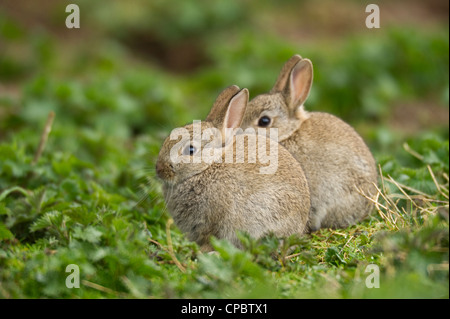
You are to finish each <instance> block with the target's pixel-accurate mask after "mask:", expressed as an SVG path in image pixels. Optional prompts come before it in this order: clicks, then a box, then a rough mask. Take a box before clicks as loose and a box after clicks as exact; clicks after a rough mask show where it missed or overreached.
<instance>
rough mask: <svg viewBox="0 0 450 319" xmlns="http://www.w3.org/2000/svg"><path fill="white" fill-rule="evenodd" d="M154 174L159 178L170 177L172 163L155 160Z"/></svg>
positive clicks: (171, 174)
mask: <svg viewBox="0 0 450 319" xmlns="http://www.w3.org/2000/svg"><path fill="white" fill-rule="evenodd" d="M156 175H157V176H158V177H159V178H161V179H167V178H169V177H172V176H173V175H174V174H173V166H172V164H170V163H166V162H162V161H156Z"/></svg>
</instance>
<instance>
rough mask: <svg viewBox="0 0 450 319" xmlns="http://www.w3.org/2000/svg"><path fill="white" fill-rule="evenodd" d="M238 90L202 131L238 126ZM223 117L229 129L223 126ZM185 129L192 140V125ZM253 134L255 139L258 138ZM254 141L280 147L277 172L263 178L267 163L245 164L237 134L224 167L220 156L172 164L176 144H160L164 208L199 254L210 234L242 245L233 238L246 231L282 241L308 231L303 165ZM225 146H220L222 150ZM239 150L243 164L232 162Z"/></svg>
mask: <svg viewBox="0 0 450 319" xmlns="http://www.w3.org/2000/svg"><path fill="white" fill-rule="evenodd" d="M236 90H237V91H239V89H238V88H237V87H235V86H233V87H230V88H227V89H226V90H224V92H222V94H221V95H219V97H218V99H217V101H216V104H215V106H214V108H213V110H212V112H213V113H214V112H217V113H216V114H220V116H215V117H212V115H211V117H209V118H210V119H211V121H203V122H201V130H202V132H203V131H204V130H206V129H208V128H213V127H216V128H218V129H223V128H224V127H225V126H226V127H228V128H230V127H231V128H238V127H239V125H240V123H241V121H242V117H243V114H244V112H243V111H245V107H246V105H247V99H248V91H247V90H246V89H244V90H242V91H240V92H239V93H237V94H235V95H234V96H233V95H232V93H235V92H236ZM239 95H244V96H243V97H241V100H240V101H239V100H237V101H234V100H235V98H236V97H237V96H239ZM230 100H231V101H230ZM244 102H245V103H244ZM221 108H224V109H225V111H222V110H220V109H221ZM224 118H226V119H228V122H227V123H228V124H230V123H231V125H228V124H227V123H224V121H226V120H225V119H224ZM213 119H214V120H213ZM230 119H231V120H230ZM185 128H186V129H187V130H188V131H189V134H190V137H191V139H192V138H193V137H194V136H193V135H194V130H193V125H192V124H191V125H187V126H185ZM222 132H223V131H222ZM251 136H252V138H255V136H256V135H255V134H251ZM241 137H242V136H241ZM256 138H257V139H258V140H259V141H262V142H265V143H266V149H269V147H270V148H271V149H273V148H277V149H278V158H277V159H278V168H277V170H276V171H275V173H273V174H261V172H260V169H261V167H264V166H265V164H262V163H261V162H260V161H259V160H258V157H257V160H256V163H251V162H250V161H248V156H249V155H248V149H247V147H248V143H245V144H240V143H239V144H238V143H236V136H234V137H233V139H232V141H233V142H232V143H231V144H229V145H228V146H225V147H233V148H234V150H235V152H234V156H233V163H226V162H225V160H224V157H223V156H224V155H223V153H221V155H220V156H222V162H221V163H219V162H213V163H211V164H208V163H205V162H203V161H202V162H201V163H184V164H183V163H178V164H175V163H174V162H173V161H172V160H171V158H170V149H171V148H172V147H174V145H175V143H177V142H178V141H177V140H170V139H169V138H167V139H166V140H165V141H164V143H163V146H162V148H161V151H160V153H159V156H158V160H157V165H156V170H157V174H158V176H159V177H160V178H161V179H162V181H163V193H164V197H165V201H166V206H167V209H168V211H169V212H170V214H171V215H172V216H173V219H174V221H175V223H176V224H177V226H178V227H179V228H180V229H181V230H182V231H183V232H185V233H186V234H187V235H188V238H189V239H190V240H193V241H196V242H197V243H198V244H199V245H201V247H202V249H203V250H209V249H210V246H209V239H210V237H211V236H215V237H217V238H221V239H228V240H230V241H231V242H232V243H233V244H235V245H236V246H240V241H239V240H238V238H237V236H236V231H238V230H239V231H245V232H248V233H249V234H250V235H251V236H252V237H255V238H259V237H261V236H264V235H267V234H269V233H274V234H275V235H277V236H280V237H284V236H289V235H292V234H302V233H304V232H305V231H306V223H307V220H308V214H309V211H310V199H309V188H308V185H307V181H306V177H305V175H304V173H303V170H302V168H301V165H300V164H299V162H297V161H296V160H295V159H294V158H293V157H292V156H291V154H290V153H289V152H288V151H287V150H286V149H285V148H284V147H282V146H281V145H279V144H278V143H276V142H275V141H273V140H271V139H269V138H266V137H265V136H257V137H256ZM213 139H214V138H213ZM208 142H209V141H202V142H201V144H202V146H201V147H202V148H204V147H205V144H206V143H208ZM230 145H231V146H230ZM225 147H224V146H222V144H221V145H220V148H222V149H225ZM242 147H243V153H244V154H245V156H244V159H246V160H245V162H244V163H236V154H237V153H238V152H237V151H238V150H239V149H241V148H242ZM241 150H242V149H241ZM193 156H195V154H194V155H193Z"/></svg>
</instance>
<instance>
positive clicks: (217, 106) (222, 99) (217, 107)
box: [206, 85, 240, 127]
mask: <svg viewBox="0 0 450 319" xmlns="http://www.w3.org/2000/svg"><path fill="white" fill-rule="evenodd" d="M239 90H240V88H239V87H238V86H237V85H232V86H229V87H227V88H226V89H224V90H223V91H222V92H220V94H219V96H218V97H217V99H216V101H215V102H214V105H213V107H212V108H211V111H209V114H208V116H206V121H208V122H212V123H213V124H214V126H215V127H221V126H222V124H223V121H224V119H225V113H226V111H227V108H228V104H229V102H230V100H231V98H232V97H233V96H234V95H236V94H237V93H238V92H239Z"/></svg>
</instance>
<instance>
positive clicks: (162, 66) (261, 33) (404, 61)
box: [0, 0, 449, 298]
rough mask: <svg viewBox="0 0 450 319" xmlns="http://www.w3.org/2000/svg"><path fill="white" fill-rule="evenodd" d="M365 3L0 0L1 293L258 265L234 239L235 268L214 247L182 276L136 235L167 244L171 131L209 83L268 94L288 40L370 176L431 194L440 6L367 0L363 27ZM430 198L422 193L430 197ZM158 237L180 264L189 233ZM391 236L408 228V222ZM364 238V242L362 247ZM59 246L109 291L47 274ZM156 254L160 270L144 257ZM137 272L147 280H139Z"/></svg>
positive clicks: (441, 127)
mask: <svg viewBox="0 0 450 319" xmlns="http://www.w3.org/2000/svg"><path fill="white" fill-rule="evenodd" d="M69 3H76V4H78V5H79V8H80V25H81V27H80V28H79V29H68V28H66V26H65V20H66V17H67V16H68V14H69V13H66V12H65V8H66V5H68V4H69ZM367 4H368V3H365V2H361V1H356V0H346V1H339V2H336V1H331V0H322V1H312V0H301V1H295V0H278V1H275V0H268V1H256V0H243V1H230V0H213V1H210V0H198V1H194V0H173V1H162V0H153V1H143V0H135V1H132V2H126V3H125V2H123V1H56V0H46V1H13V0H1V2H0V296H3V297H21V296H22V297H24V296H25V297H42V296H45V297H55V296H63V297H73V296H74V295H73V294H77V296H82V297H98V296H116V297H117V296H122V295H121V294H122V293H123V294H128V295H126V296H131V297H140V296H143V295H149V294H152V295H155V296H159V297H161V296H163V297H174V296H178V297H180V296H181V297H185V296H196V297H198V296H202V297H205V296H206V297H208V296H212V297H217V296H223V295H220V294H219V291H220V289H222V288H223V287H226V285H227V284H228V282H229V281H232V280H234V279H232V278H235V277H233V276H234V275H236V276H237V277H239V276H244V277H245V276H247V275H248V272H250V273H251V272H253V271H256V270H255V269H256V268H255V269H254V268H252V267H253V266H252V265H253V264H252V263H253V262H255V263H258V262H259V265H260V266H261V263H260V261H258V260H255V259H251V258H250V257H248V256H247V255H245V254H244V253H243V254H244V255H245V256H247V257H245V258H249V259H248V260H251V262H250V261H248V263H249V265H250V266H251V267H250V266H249V267H250V268H249V269H250V270H248V269H247V270H245V269H246V268H245V267H244V268H242V269H244V270H242V269H241V268H238V269H239V270H236V268H233V267H235V266H236V264H234V263H235V262H238V261H236V260H241V261H242V258H243V260H247V259H245V258H244V257H243V256H244V255H240V253H238V252H235V251H234V250H232V248H229V247H228V248H224V247H225V246H221V247H222V248H220V247H219V250H220V249H222V252H223V251H225V252H226V254H228V255H227V256H228V259H227V258H225V263H224V264H223V263H220V262H219V261H217V260H215V259H213V257H211V258H210V259H208V258H209V257H207V258H205V257H202V258H203V259H202V261H201V262H200V266H199V267H198V268H196V266H193V267H194V268H193V269H194V270H192V272H193V273H194V275H192V274H191V275H192V277H193V278H194V277H195V278H196V279H195V280H194V282H191V281H190V279H189V278H188V277H183V279H179V278H178V277H177V276H176V275H175V271H174V270H173V269H174V268H175V266H174V265H173V264H170V262H171V257H170V256H169V254H168V253H167V252H165V251H162V250H157V249H156V248H155V246H154V245H153V246H150V248H149V247H148V240H147V239H146V237H145V236H147V235H148V234H147V232H148V233H151V236H150V237H151V238H153V239H152V240H155V241H158V242H161V243H163V244H164V245H165V243H166V240H167V238H166V233H165V229H164V227H165V226H164V225H165V221H166V220H167V217H168V216H167V213H166V212H165V211H164V203H163V201H162V197H161V191H160V188H159V185H158V183H157V182H156V180H155V178H154V162H155V158H156V156H157V154H158V151H159V147H160V145H161V143H162V141H163V138H165V137H166V136H167V134H168V133H169V132H170V130H172V129H173V128H175V127H177V126H181V125H184V124H186V123H189V122H192V121H193V120H194V119H203V118H204V117H205V116H206V114H207V113H208V111H209V109H210V107H211V106H212V104H213V102H214V100H215V98H216V96H217V95H218V94H219V92H220V91H221V90H222V89H223V88H225V87H226V86H229V85H231V84H236V85H238V86H240V87H246V88H248V89H249V91H250V95H251V98H252V97H254V96H256V95H257V94H260V93H263V92H266V91H268V90H269V89H270V88H271V87H272V85H273V84H274V82H275V80H276V77H277V75H278V73H279V71H280V69H281V67H282V65H283V64H284V63H285V61H287V59H289V58H290V57H291V56H292V55H293V54H300V55H301V56H303V57H307V58H309V59H310V60H312V62H313V64H314V83H313V88H312V92H311V95H310V97H309V99H308V101H307V103H306V105H305V107H306V109H307V110H310V111H325V112H331V113H333V114H335V115H337V116H339V117H341V118H342V119H343V120H345V121H346V122H348V123H350V124H351V125H353V126H354V127H355V128H356V130H357V131H358V132H359V133H360V134H361V135H362V136H363V138H364V139H365V141H366V142H367V144H368V145H369V147H370V148H371V150H372V151H373V153H374V155H375V157H376V159H377V161H378V163H380V165H381V166H382V168H383V170H384V172H386V173H387V174H391V175H392V176H394V177H395V178H398V179H399V180H400V181H401V182H402V183H405V184H407V185H409V186H410V187H414V188H417V189H419V190H420V191H423V192H427V193H431V194H435V193H436V194H438V191H440V189H439V190H436V186H435V183H434V181H433V180H432V178H431V177H430V175H429V173H428V170H427V167H426V165H432V168H433V169H436V170H437V171H436V176H437V177H436V178H437V179H438V182H439V183H442V184H443V185H444V184H445V183H446V184H445V185H447V187H448V134H449V75H448V69H449V31H448V30H449V29H448V10H449V2H448V1H446V0H431V1H418V0H413V1H407V0H396V1H388V0H379V1H376V4H378V5H379V8H380V12H381V28H380V29H368V28H366V26H365V19H366V17H367V15H368V13H366V12H365V8H366V5H367ZM50 111H54V112H55V114H56V116H55V120H54V123H53V126H52V132H51V134H50V137H49V139H48V142H47V145H46V148H45V150H44V153H43V155H42V157H41V158H40V159H39V161H38V163H37V164H33V163H32V159H33V155H34V153H35V152H36V149H37V145H38V144H39V139H40V135H41V132H42V130H43V127H44V125H45V121H46V119H47V116H48V114H49V112H50ZM405 145H406V146H407V149H408V150H410V151H409V152H406V151H405V149H404V147H405ZM411 150H412V151H411ZM411 152H413V153H414V152H416V153H415V154H416V155H417V156H411ZM445 176H447V177H445ZM446 178H447V179H446ZM439 194H440V193H439ZM439 194H438V195H436V196H437V197H436V198H437V199H438V200H444V201H445V196H444V197H442V196H441V195H439ZM446 200H447V209H446V214H447V215H446V216H447V226H446V229H447V232H446V235H444V237H445V236H446V238H447V239H446V244H442V242H440V244H439V245H441V244H442V245H444V246H445V245H446V247H447V248H446V249H447V250H446V252H445V249H444V252H443V255H444V257H443V260H444V263H445V260H446V262H447V272H446V275H445V276H444V278H446V280H447V281H448V197H447V199H446ZM137 202H139V205H137V206H136V203H137ZM444 211H445V209H444ZM378 222H379V220H378ZM373 225H375V224H373V220H372V221H370V222H369V224H365V226H364V227H368V228H367V229H366V230H364V231H368V232H369V235H367V236H368V237H367V238H371V234H372V231H373V232H376V231H378V230H379V229H380V228H379V227H378V226H376V227H375V226H373ZM376 225H379V224H376ZM381 228H382V227H381ZM444 229H445V227H444ZM444 233H445V232H444ZM145 234H147V235H145ZM173 236H174V239H173V240H174V245H175V246H176V247H177V248H176V253H177V254H178V256H179V258H180V259H181V258H184V259H189V260H190V259H192V260H195V258H196V256H197V255H196V254H197V250H196V249H197V248H196V246H195V245H194V244H191V243H187V242H186V240H185V239H184V237H183V236H182V235H181V234H180V233H179V232H177V231H176V230H175V231H174V233H173ZM324 236H325V235H324ZM327 236H328V235H327ZM330 236H332V235H330ZM364 236H366V235H364ZM398 236H399V238H406V239H405V241H406V242H409V241H408V240H409V239H408V238H410V237H408V236H409V235H405V237H401V236H402V235H398ZM411 236H413V235H411ZM319 237H320V235H319ZM413 237H414V236H413ZM130 238H131V239H130ZM328 238H330V237H328ZM396 238H397V237H396ZM439 238H440V237H439ZM322 239H323V238H322ZM444 239H445V238H444ZM342 240H343V239H342ZM346 240H347V239H345V241H346ZM345 241H344V243H345ZM400 242H401V243H403V242H402V240H400ZM419 242H420V241H419ZM368 243H369V239H367V240H366V239H364V240H362V241H361V245H363V246H370V245H369V244H368ZM415 243H416V244H417V242H415ZM420 243H421V242H420ZM420 243H419V244H417V245H418V246H417V247H418V248H417V247H416V246H414V245H413V246H408V245H409V244H405V245H406V246H405V247H409V248H407V249H406V248H405V249H406V250H407V251H409V252H412V253H411V254H416V253H415V252H416V250H415V249H416V248H417V249H418V250H417V251H419V253H417V254H416V255H414V256H415V257H413V258H412V259H411V260H413V262H411V263H412V264H415V260H417V259H414V258H416V257H417V256H422V255H421V254H422V253H423V252H424V251H427V249H428V248H426V244H425V243H424V244H423V246H421V245H422V244H420ZM336 244H337V242H336ZM346 245H347V244H346ZM399 245H400V244H399ZM113 247H114V249H113ZM344 247H347V246H344ZM402 247H403V246H402ZM411 247H412V248H411ZM311 249H312V248H311ZM333 249H334V248H333ZM346 249H347V248H346ZM355 249H356V248H355ZM357 249H363V248H357ZM399 249H404V247H403V248H399ZM113 250H114V252H113ZM343 250H344V248H342V250H340V252H342V251H343ZM230 251H231V252H230ZM333 251H334V250H327V255H326V256H328V257H329V258H328V257H326V256H325V257H323V254H322V253H318V254H317V255H318V256H319V257H317V258H318V259H317V260H318V261H317V262H318V263H319V264H320V265H322V263H325V265H326V266H325V268H326V267H331V268H326V269H328V270H323V269H322V270H323V271H329V273H328V274H332V275H334V274H336V272H339V271H340V270H339V269H342V264H341V263H337V264H336V261H335V259H333V258H335V257H334V256H335V255H334V253H333ZM141 252H143V253H141ZM335 252H339V250H336V251H335ZM316 253H317V252H316ZM316 253H314V254H316ZM149 256H150V257H151V258H150V259H149ZM155 256H156V257H155ZM230 256H231V257H230ZM320 256H322V257H320ZM330 256H331V257H330ZM352 256H353V257H352V258H357V257H355V256H359V255H358V254H356V255H352ZM370 256H371V257H368V256H365V257H360V258H361V259H362V260H366V259H367V260H369V259H370V258H373V255H370ZM427 256H428V255H427ZM433 256H434V255H433ZM439 256H441V255H439ZM233 258H236V260H235V259H233ZM239 258H241V259H239ZM305 258H306V257H305ZM323 258H325V261H323V260H324V259H323ZM327 258H328V259H327ZM336 258H337V257H336ZM339 258H341V257H339ZM342 258H344V257H342ZM349 258H350V257H349ZM358 258H359V257H358ZM420 258H421V257H420ZM420 258H419V260H422V259H420ZM424 258H425V257H424ZM426 258H428V257H426ZM426 258H425V259H424V260H428V261H429V260H431V259H426ZM433 258H434V257H433ZM439 258H441V257H439ZM439 258H438V259H439ZM73 259H75V260H77V262H78V263H79V264H81V265H83V267H84V268H83V269H85V274H86V277H85V279H86V280H92V281H94V282H96V283H98V284H102V285H104V286H106V287H110V288H111V289H113V290H111V291H112V292H111V291H109V292H108V290H105V291H102V290H101V289H100V290H95V289H92V291H91V292H89V291H88V292H79V291H78V292H76V291H69V292H68V291H67V289H65V288H64V287H63V288H64V289H63V288H61V285H62V284H61V282H63V281H61V280H60V279H61V278H63V275H64V274H61V267H62V266H63V265H65V264H67V263H69V262H71V261H72V260H73ZM344 259H345V258H344ZM154 260H156V262H154ZM305 260H306V259H305ZM327 260H328V261H327ZM339 260H340V259H339ZM406 260H408V259H406ZM439 260H440V259H439ZM439 260H437V261H436V260H434V261H433V262H436V263H439V262H440V261H439ZM303 262H305V263H306V265H309V264H308V263H309V261H303ZM402 262H404V260H403V261H402ZM156 263H157V264H158V266H156ZM227 263H231V265H230V264H227ZM405 263H406V262H405ZM164 264H165V265H166V266H163V265H164ZM350 264H351V263H350ZM350 264H349V265H350ZM425 264H426V262H423V263H421V262H418V263H417V266H411V265H410V264H408V265H409V266H408V267H412V269H413V274H415V272H414V271H416V270H417V269H419V268H417V269H416V268H414V267H422V266H423V265H425ZM271 265H272V264H271ZM419 265H421V266H419ZM169 266H170V267H171V268H168V269H171V270H170V271H168V270H167V269H166V270H167V271H168V273H167V274H163V273H164V272H165V271H166V270H161V269H160V268H158V267H163V268H164V267H169ZM263 266H264V265H263ZM202 267H206V268H208V267H213V269H216V270H217V272H219V273H220V271H221V270H223V269H228V268H231V269H234V271H236V273H233V272H228V273H227V274H228V275H229V276H231V277H226V276H225V277H220V276H219V277H220V278H216V277H214V278H213V277H208V276H210V272H211V270H209V272H208V271H206V272H205V271H203V268H202ZM214 267H215V268H214ZM255 267H256V266H255ZM258 267H259V266H258ZM267 267H269V266H267ZM270 267H272V266H270ZM270 267H269V269H271V271H278V270H279V269H280V268H279V266H276V267H275V268H273V269H272V268H270ZM283 267H284V265H283ZM305 267H306V266H305ZM308 267H309V266H308ZM321 267H322V266H321ZM349 267H350V268H346V269H347V270H348V269H351V271H352V272H353V271H355V268H352V267H354V266H349ZM408 267H406V268H407V269H410V268H408ZM423 267H425V266H423ZM423 267H422V268H423ZM263 268H264V267H263ZM422 268H420V269H422ZM444 268H445V267H444ZM258 269H259V268H258ZM282 269H284V268H282ZM308 269H309V268H308ZM311 269H312V268H311ZM175 270H176V268H175ZM297 270H298V269H297ZM297 270H296V271H297ZM422 270H423V269H422ZM258 271H259V270H258ZM309 271H313V270H309ZM408 271H409V270H408ZM417 271H418V270H417ZM313 272H314V271H313ZM419 272H420V271H419ZM257 273H258V272H257ZM305 273H306V274H307V275H305V277H302V278H301V279H298V278H294V280H300V281H299V282H302V284H301V285H300V286H301V287H312V286H314V284H312V283H311V282H314V280H312V279H311V278H310V277H309V276H311V275H310V273H308V272H305ZM233 274H234V275H233ZM258 274H259V273H258ZM301 274H304V273H301ZM152 276H154V277H155V278H159V280H160V282H159V283H158V284H156V283H155V284H149V283H148V278H149V277H152ZM258 276H259V275H258ZM261 276H262V275H261ZM288 276H291V275H288ZM404 276H406V277H408V276H410V273H408V272H407V273H406V275H404ZM414 276H415V275H413V277H414ZM237 277H236V278H237ZM419 277H420V276H419ZM123 278H126V279H123ZM211 278H212V279H211ZM239 278H241V277H239ZM246 278H247V277H246ZM258 278H259V279H260V277H258ZM264 278H265V277H264ZM284 278H286V279H285V282H286V286H282V287H281V288H279V290H281V292H280V291H278V292H277V293H274V296H285V297H286V296H287V297H292V296H299V295H298V294H297V293H298V292H296V291H295V289H294V288H292V287H293V286H295V285H292V283H291V279H290V278H288V277H284ZM308 278H309V279H308ZM314 278H315V279H317V278H316V277H314ZM342 278H343V279H342ZM345 278H347V277H345V276H343V277H341V279H340V280H343V281H344V282H346V280H347V279H345ZM414 278H415V277H414ZM420 278H421V277H420ZM116 279H117V280H116ZM241 279H242V278H241ZM259 279H258V280H259ZM310 279H311V280H312V281H310ZM438 279H439V280H441V277H439V278H438ZM155 280H156V279H155ZM246 280H247V279H245V280H244V287H247V286H246V285H247V284H248V282H247V281H246ZM248 280H250V279H248ZM254 280H256V279H254ZM397 280H398V281H397V282H402V281H401V278H400V279H398V278H397ZM426 280H428V279H426ZM156 281H157V280H156ZM156 281H155V282H156ZM250 281H251V280H250ZM2 282H3V283H2ZM320 282H323V280H321V281H320ZM419 282H421V281H420V280H419ZM339 284H341V285H342V286H341V288H342V291H341V292H340V293H336V294H334V295H333V294H331V295H332V296H334V297H336V296H338V297H349V296H350V297H352V296H353V297H355V296H356V297H360V296H363V294H361V292H356V293H355V294H353V295H352V294H350V293H349V292H348V291H351V289H350V290H345V289H346V284H342V282H340V283H339ZM152 285H153V286H152ZM236 285H237V286H239V285H240V284H236ZM427 285H428V281H427ZM430 285H431V286H430ZM232 286H233V285H232ZM237 286H233V287H235V288H236V287H237ZM239 287H240V286H239ZM427 287H434V288H432V289H430V290H429V291H428V292H429V294H428V295H427V296H435V294H439V293H440V292H441V291H442V290H440V289H435V288H436V286H433V284H429V285H428V286H427ZM440 287H441V286H440ZM446 287H447V291H446V295H447V298H448V284H447V286H446ZM236 289H237V288H236ZM292 289H294V291H292ZM396 289H397V288H395V289H392V290H391V292H392V293H391V296H394V297H399V296H400V297H402V296H415V297H417V296H421V295H420V293H421V292H423V287H422V286H420V285H419V288H417V287H416V286H414V289H415V290H414V289H412V288H411V290H410V291H408V292H405V291H401V292H400V290H399V291H397V290H396ZM263 290H264V289H263ZM406 290H408V289H406ZM117 291H119V292H118V293H117V294H115V292H117ZM243 291H246V289H243ZM243 291H241V292H242V294H243V296H248V295H246V294H245V293H244V292H243ZM265 291H270V289H269V290H267V289H266V290H265ZM318 291H320V290H318ZM333 291H334V290H333ZM345 291H347V292H345ZM444 291H445V289H444ZM96 293H98V294H96ZM384 293H386V292H384ZM250 295H251V293H250ZM225 296H226V294H225ZM255 296H260V295H255ZM313 296H320V293H317V294H316V295H314V294H313ZM372 296H377V295H376V294H375V295H372ZM379 296H389V294H387V295H386V294H385V295H383V294H382V293H380V295H379Z"/></svg>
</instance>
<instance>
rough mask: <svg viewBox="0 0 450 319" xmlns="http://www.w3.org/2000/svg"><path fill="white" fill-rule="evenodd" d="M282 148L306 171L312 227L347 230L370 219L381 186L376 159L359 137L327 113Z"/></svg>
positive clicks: (317, 115) (304, 126)
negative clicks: (376, 185) (372, 199)
mask: <svg viewBox="0 0 450 319" xmlns="http://www.w3.org/2000/svg"><path fill="white" fill-rule="evenodd" d="M308 115H309V118H308V119H307V120H305V121H304V122H302V124H301V126H300V128H299V129H298V130H297V131H296V132H295V133H294V134H293V135H291V136H290V137H289V138H288V139H286V140H284V141H282V142H281V144H282V145H284V146H285V147H286V148H287V150H288V151H289V152H290V153H291V154H292V155H293V156H294V157H295V158H296V159H297V160H298V161H299V162H300V163H302V167H303V168H304V171H305V174H306V177H307V179H308V182H309V186H310V191H311V206H312V207H311V209H312V211H311V215H312V216H311V227H312V229H313V230H314V229H318V228H320V227H333V228H337V227H339V228H342V227H347V226H348V225H350V224H353V223H355V222H357V221H359V220H361V219H362V218H364V217H365V216H366V215H367V214H368V213H369V212H370V209H371V207H372V206H371V204H370V202H369V201H368V200H367V199H366V198H364V197H363V196H362V195H361V194H359V193H358V191H357V189H356V188H359V189H361V190H362V191H363V192H364V193H365V194H368V195H369V194H373V193H374V191H375V188H374V186H373V183H376V182H377V172H376V165H375V160H374V159H373V156H372V154H371V152H370V150H369V148H368V147H367V145H366V144H365V143H364V141H363V139H362V138H361V137H360V136H359V134H358V133H357V132H356V131H355V130H354V129H353V128H352V127H351V126H350V125H348V124H347V123H345V122H344V121H342V120H341V119H339V118H338V117H336V116H334V115H331V114H328V113H321V112H310V113H308Z"/></svg>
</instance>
